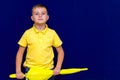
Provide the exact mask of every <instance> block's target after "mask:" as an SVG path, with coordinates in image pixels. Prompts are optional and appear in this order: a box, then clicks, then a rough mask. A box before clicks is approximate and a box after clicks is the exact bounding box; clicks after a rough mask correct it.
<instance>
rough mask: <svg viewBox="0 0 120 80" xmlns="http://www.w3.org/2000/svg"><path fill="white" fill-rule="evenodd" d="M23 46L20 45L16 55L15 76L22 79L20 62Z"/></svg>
mask: <svg viewBox="0 0 120 80" xmlns="http://www.w3.org/2000/svg"><path fill="white" fill-rule="evenodd" d="M24 51H25V48H24V47H22V46H20V47H19V49H18V52H17V55H16V76H17V78H18V79H23V78H24V76H23V73H22V71H21V64H22V58H23V54H24Z"/></svg>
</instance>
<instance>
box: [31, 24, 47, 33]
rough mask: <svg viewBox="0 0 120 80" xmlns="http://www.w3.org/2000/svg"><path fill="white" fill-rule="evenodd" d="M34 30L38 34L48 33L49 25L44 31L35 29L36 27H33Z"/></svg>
mask: <svg viewBox="0 0 120 80" xmlns="http://www.w3.org/2000/svg"><path fill="white" fill-rule="evenodd" d="M33 30H34V31H35V32H36V33H38V32H41V33H46V31H47V30H48V25H47V24H46V26H45V29H44V30H42V31H40V30H38V29H37V28H36V27H35V25H33Z"/></svg>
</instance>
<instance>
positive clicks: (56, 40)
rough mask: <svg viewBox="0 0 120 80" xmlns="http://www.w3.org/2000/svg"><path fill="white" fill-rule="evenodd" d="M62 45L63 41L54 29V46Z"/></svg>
mask: <svg viewBox="0 0 120 80" xmlns="http://www.w3.org/2000/svg"><path fill="white" fill-rule="evenodd" d="M61 45H62V41H61V39H60V38H59V36H58V34H57V33H56V32H55V31H54V36H53V47H59V46H61Z"/></svg>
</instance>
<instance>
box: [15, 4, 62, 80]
mask: <svg viewBox="0 0 120 80" xmlns="http://www.w3.org/2000/svg"><path fill="white" fill-rule="evenodd" d="M31 19H32V21H33V22H34V24H33V27H32V28H30V29H28V30H26V31H25V32H24V34H23V35H22V37H21V39H20V40H19V42H18V44H19V45H20V46H19V49H18V52H17V55H16V77H17V79H23V78H24V76H23V73H22V71H21V64H22V57H23V53H24V51H25V48H26V47H27V54H26V60H25V62H24V67H25V68H30V67H40V68H47V69H53V74H54V75H58V74H59V72H60V70H61V66H62V63H63V59H64V51H63V48H62V41H61V40H60V38H59V36H58V35H57V33H56V32H55V31H54V30H52V29H50V28H49V27H48V25H47V24H46V22H47V20H48V19H49V16H48V12H47V8H46V7H45V6H44V5H42V4H37V5H35V6H33V8H32V16H31ZM52 47H55V48H56V50H57V53H58V58H57V64H56V66H55V67H54V66H53V65H54V62H53V58H54V53H53V49H52ZM49 80H53V79H52V78H51V79H49Z"/></svg>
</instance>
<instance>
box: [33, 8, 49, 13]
mask: <svg viewBox="0 0 120 80" xmlns="http://www.w3.org/2000/svg"><path fill="white" fill-rule="evenodd" d="M32 12H47V9H46V8H45V7H35V8H33V9H32Z"/></svg>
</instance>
